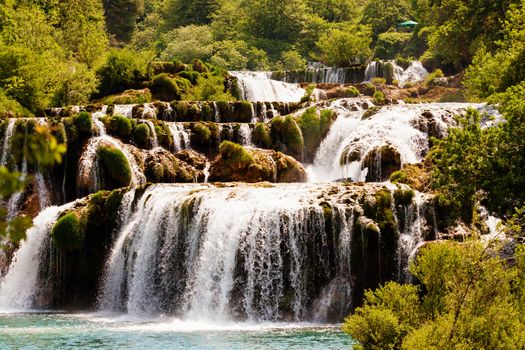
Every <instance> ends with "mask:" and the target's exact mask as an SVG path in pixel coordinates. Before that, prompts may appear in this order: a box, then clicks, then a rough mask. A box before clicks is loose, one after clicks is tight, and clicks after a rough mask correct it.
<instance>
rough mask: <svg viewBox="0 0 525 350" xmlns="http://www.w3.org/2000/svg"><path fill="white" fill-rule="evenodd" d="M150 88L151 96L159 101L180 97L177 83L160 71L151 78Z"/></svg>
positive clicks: (178, 98)
mask: <svg viewBox="0 0 525 350" xmlns="http://www.w3.org/2000/svg"><path fill="white" fill-rule="evenodd" d="M150 90H151V92H152V94H153V97H154V98H155V99H157V100H160V101H167V102H170V101H173V100H180V99H181V90H180V88H179V85H178V84H177V83H176V82H175V80H174V79H172V78H171V77H170V76H169V75H168V74H166V73H162V74H159V75H157V76H156V77H154V78H153V81H152V82H151V86H150Z"/></svg>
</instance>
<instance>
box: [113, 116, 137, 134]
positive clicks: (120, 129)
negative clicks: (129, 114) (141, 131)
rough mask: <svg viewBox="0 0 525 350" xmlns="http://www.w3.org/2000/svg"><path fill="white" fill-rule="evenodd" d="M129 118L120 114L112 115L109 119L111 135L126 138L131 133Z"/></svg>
mask: <svg viewBox="0 0 525 350" xmlns="http://www.w3.org/2000/svg"><path fill="white" fill-rule="evenodd" d="M131 131H132V125H131V120H129V118H126V117H124V116H122V115H118V114H117V115H114V116H112V117H111V118H110V119H109V132H110V133H111V134H113V135H116V136H119V137H122V138H128V137H129V136H130V135H131Z"/></svg>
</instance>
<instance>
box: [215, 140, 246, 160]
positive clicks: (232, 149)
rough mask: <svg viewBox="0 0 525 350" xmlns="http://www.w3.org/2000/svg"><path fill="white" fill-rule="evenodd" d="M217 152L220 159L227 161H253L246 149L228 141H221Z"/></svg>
mask: <svg viewBox="0 0 525 350" xmlns="http://www.w3.org/2000/svg"><path fill="white" fill-rule="evenodd" d="M219 152H220V154H221V157H222V159H223V160H224V161H225V162H226V163H227V164H228V163H230V164H231V163H252V162H253V161H254V159H253V156H252V155H251V153H249V152H248V151H246V149H245V148H244V147H243V146H241V145H239V144H237V143H233V142H230V141H223V142H221V145H220V146H219Z"/></svg>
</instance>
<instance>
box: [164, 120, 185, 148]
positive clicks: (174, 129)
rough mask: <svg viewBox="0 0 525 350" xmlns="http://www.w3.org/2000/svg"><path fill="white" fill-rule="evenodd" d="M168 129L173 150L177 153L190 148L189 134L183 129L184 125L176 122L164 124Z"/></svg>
mask: <svg viewBox="0 0 525 350" xmlns="http://www.w3.org/2000/svg"><path fill="white" fill-rule="evenodd" d="M166 125H167V126H168V129H169V130H170V132H171V136H172V137H173V150H174V151H175V152H179V151H182V150H185V149H190V148H191V142H190V134H189V132H188V131H187V130H186V129H185V128H184V124H182V123H176V122H166Z"/></svg>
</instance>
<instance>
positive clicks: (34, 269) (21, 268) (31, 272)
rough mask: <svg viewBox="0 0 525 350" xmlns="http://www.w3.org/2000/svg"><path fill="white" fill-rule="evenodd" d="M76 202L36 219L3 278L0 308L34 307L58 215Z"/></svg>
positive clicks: (0, 289) (0, 291)
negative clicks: (44, 253) (42, 255)
mask: <svg viewBox="0 0 525 350" xmlns="http://www.w3.org/2000/svg"><path fill="white" fill-rule="evenodd" d="M73 205H74V203H69V204H66V205H64V206H61V207H49V208H47V209H45V210H44V211H42V212H41V213H40V214H39V215H38V216H37V217H36V218H35V219H34V220H33V227H32V228H30V229H29V230H28V231H27V233H26V236H27V238H26V240H24V241H22V244H21V246H20V248H19V249H18V251H17V252H16V254H15V256H14V258H13V261H12V263H11V266H10V267H9V271H8V273H7V275H6V276H5V277H4V278H3V279H2V280H1V281H0V309H1V310H28V309H31V308H32V307H33V306H34V303H35V295H36V292H37V290H38V271H39V266H40V262H41V259H40V256H41V254H42V253H43V249H45V248H46V247H47V244H45V243H46V241H47V240H49V238H50V231H51V228H52V226H53V224H54V223H55V221H56V219H57V217H58V215H59V214H60V213H61V212H63V211H64V210H67V209H69V208H71V207H72V206H73Z"/></svg>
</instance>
